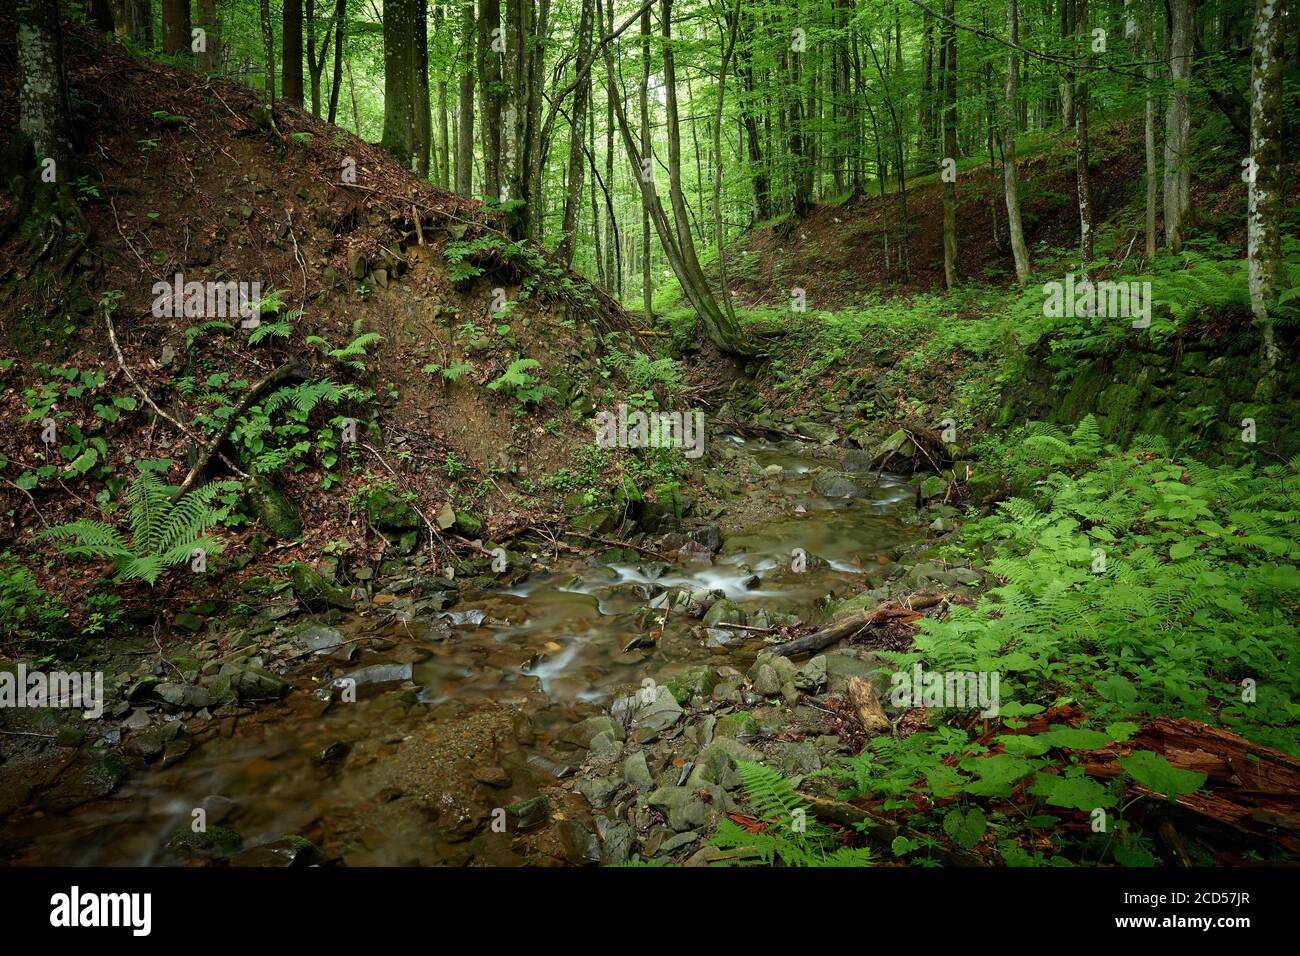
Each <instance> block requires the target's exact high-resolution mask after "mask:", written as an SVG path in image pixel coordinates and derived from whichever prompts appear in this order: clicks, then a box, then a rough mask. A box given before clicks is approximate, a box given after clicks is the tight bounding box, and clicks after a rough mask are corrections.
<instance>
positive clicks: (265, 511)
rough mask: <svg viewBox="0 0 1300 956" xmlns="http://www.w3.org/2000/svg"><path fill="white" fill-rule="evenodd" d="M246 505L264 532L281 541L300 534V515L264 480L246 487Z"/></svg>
mask: <svg viewBox="0 0 1300 956" xmlns="http://www.w3.org/2000/svg"><path fill="white" fill-rule="evenodd" d="M248 505H249V507H250V508H251V509H252V511H253V514H255V515H256V516H257V520H258V521H260V522H262V524H263V525H264V526H265V527H266V530H268V531H270V532H271V534H273V535H275V536H276V537H277V538H279V539H281V540H282V541H292V540H293V539H295V538H297V537H299V536H300V535H301V534H302V513H301V512H300V511H299V510H298V509H297V507H296V506H295V505H294V504H293V502H291V501H290V500H289V499H288V498H286V497H285V496H284V495H282V494H280V491H279V489H277V488H276V487H275V485H273V484H271V482H269V481H267V480H266V479H264V478H259V479H258V480H257V481H254V482H253V483H252V484H251V485H249V487H248Z"/></svg>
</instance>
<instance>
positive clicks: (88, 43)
mask: <svg viewBox="0 0 1300 956" xmlns="http://www.w3.org/2000/svg"><path fill="white" fill-rule="evenodd" d="M65 41H66V55H67V71H68V83H69V89H70V95H71V98H72V102H73V111H74V128H75V131H76V136H77V139H78V142H77V156H78V159H79V163H80V165H79V168H78V169H76V170H75V172H74V175H75V177H76V180H75V183H74V192H75V195H76V196H77V198H78V203H79V205H80V207H81V209H82V211H83V213H84V215H85V217H86V220H87V223H88V225H89V236H88V237H87V239H86V243H85V248H84V251H82V252H81V254H80V256H79V258H77V259H76V262H75V264H74V265H73V266H72V267H71V268H69V269H67V270H66V272H65V273H62V274H61V273H60V272H59V271H58V270H54V269H51V268H49V263H48V262H42V261H39V259H37V260H36V261H33V259H32V257H31V247H32V244H31V242H30V241H29V240H30V236H29V235H28V233H29V232H30V229H28V230H27V231H26V232H25V231H24V228H19V229H18V230H16V231H15V232H14V233H13V234H11V235H10V236H8V237H7V239H6V241H4V242H3V244H0V262H2V263H3V264H4V267H5V272H6V273H8V274H9V276H10V277H11V279H10V280H9V281H7V282H5V283H3V284H2V285H0V317H2V320H3V332H4V335H3V340H0V385H2V389H0V431H2V432H3V434H4V436H5V437H4V439H3V440H2V441H0V452H2V455H0V468H3V470H2V471H0V477H3V478H4V479H6V480H4V481H3V482H0V511H2V512H4V513H5V514H6V515H7V516H8V517H7V518H6V519H5V522H6V524H7V525H8V526H7V527H6V528H5V530H4V532H3V534H2V536H3V537H5V538H7V539H10V540H19V538H20V536H23V537H25V538H26V539H27V540H25V541H24V542H23V545H22V548H21V549H20V550H23V551H27V550H29V549H36V550H38V551H39V552H41V553H44V554H46V555H48V554H49V553H51V549H50V548H48V547H47V546H46V544H44V543H39V542H37V543H33V541H32V538H33V537H34V535H35V532H38V531H40V530H41V528H42V526H43V525H45V524H51V525H52V524H56V523H58V522H61V521H65V520H72V519H74V518H85V517H90V518H97V519H104V520H108V521H110V522H112V521H114V520H117V518H120V514H119V515H118V516H117V518H115V517H112V516H111V515H112V511H111V509H112V508H113V505H114V502H115V501H116V500H117V499H118V496H119V495H120V492H121V489H122V488H123V487H124V486H125V484H126V482H127V480H129V478H130V477H131V476H133V475H134V474H135V468H134V467H133V464H132V463H133V462H134V461H135V460H137V459H146V460H159V459H168V460H170V461H171V465H170V468H169V469H168V470H167V471H166V473H165V477H166V479H167V480H168V481H169V482H171V483H172V484H178V483H180V481H181V480H182V478H183V477H184V476H185V474H186V473H187V471H188V470H189V468H190V466H191V465H192V463H193V462H194V461H195V460H196V459H198V458H200V457H201V454H202V449H203V446H204V444H205V443H206V441H207V440H208V437H209V436H210V435H213V434H215V433H217V432H219V431H220V430H222V428H223V426H224V424H225V421H224V420H223V416H230V415H231V412H232V409H238V407H239V401H240V399H241V397H242V396H246V395H247V394H248V390H249V389H250V388H251V387H252V384H253V383H256V382H258V381H259V380H261V379H263V378H264V377H266V376H267V375H268V374H269V373H271V372H272V371H273V370H275V369H277V368H280V367H284V366H286V365H289V364H292V365H293V366H294V367H295V368H303V369H305V374H306V377H307V379H308V381H311V382H318V383H319V382H324V383H329V385H332V386H335V387H343V388H344V389H345V393H344V395H343V397H342V398H340V399H338V400H337V401H335V402H334V404H329V403H328V402H322V403H321V404H320V405H319V407H318V408H317V410H315V411H313V412H312V413H311V417H310V419H307V420H303V421H301V422H298V423H294V422H288V423H286V424H285V425H284V433H283V434H277V435H275V436H268V438H267V444H268V445H269V444H270V443H271V438H272V437H274V438H276V439H277V440H279V441H280V446H281V447H280V448H279V452H281V453H283V455H284V460H283V461H282V462H281V463H280V464H279V465H278V466H276V465H275V463H274V462H273V461H271V460H263V461H261V462H259V461H258V460H257V454H256V451H257V450H258V447H259V443H258V441H257V440H256V439H252V440H247V439H246V440H245V442H244V444H243V445H241V446H240V447H238V448H236V447H235V446H234V445H232V444H231V443H226V444H225V445H223V446H222V448H221V453H220V454H218V455H216V456H214V458H213V468H212V469H211V476H212V477H219V476H223V472H224V473H225V474H229V473H230V471H231V470H232V469H231V467H230V466H232V465H233V466H235V468H236V469H237V470H240V471H244V472H245V473H246V474H254V475H257V474H259V473H261V474H264V475H265V477H268V478H270V479H271V480H272V481H273V483H274V485H275V486H277V489H278V491H279V492H280V493H281V494H282V495H283V497H284V498H285V499H286V500H287V501H289V502H292V503H293V504H294V505H296V506H297V508H299V509H300V510H301V512H302V525H303V529H304V530H303V534H302V538H303V540H302V543H301V544H298V545H293V544H282V545H279V546H277V547H276V548H275V549H274V551H275V558H276V560H287V559H290V558H293V557H295V556H296V554H302V555H306V556H309V557H314V556H316V555H318V554H319V553H320V551H321V549H322V548H323V547H324V546H326V545H327V544H329V543H331V542H335V543H337V542H340V541H348V542H351V543H352V544H354V545H360V546H361V547H362V548H364V549H365V551H366V552H367V553H369V554H371V555H374V554H376V553H382V552H383V551H384V549H385V548H387V547H389V546H390V545H392V544H394V543H395V536H393V535H391V534H390V535H388V536H385V534H383V533H382V532H380V531H379V530H378V529H376V528H373V527H371V526H370V525H369V522H368V521H367V520H366V519H365V516H364V510H365V509H364V507H363V504H364V501H365V495H366V494H367V492H368V489H371V488H373V487H375V486H376V485H379V484H386V485H391V486H393V488H394V489H395V490H396V491H397V492H399V493H401V494H404V495H409V496H410V498H411V500H410V504H411V505H412V506H413V507H414V508H415V509H416V511H418V513H419V514H420V516H421V518H422V519H423V522H422V523H423V524H425V525H433V524H434V522H432V521H430V520H429V519H433V518H434V517H435V516H437V515H438V514H439V513H440V512H441V513H442V514H444V515H445V514H447V513H448V512H447V509H448V507H450V508H452V509H454V510H456V511H460V512H462V513H471V514H473V515H475V516H476V518H477V519H478V520H481V521H482V522H484V525H485V526H484V527H483V529H482V530H483V531H484V532H485V533H488V534H490V533H494V532H495V533H503V532H508V531H509V530H510V529H512V528H515V527H519V526H521V525H525V524H529V523H531V522H533V521H535V520H536V519H537V518H538V516H539V515H541V514H543V513H545V512H547V511H548V509H550V508H551V507H552V505H553V504H554V496H550V497H548V496H547V495H546V494H541V495H540V496H539V495H538V494H537V493H536V492H535V491H534V490H533V489H531V488H525V487H524V486H525V485H526V484H527V483H528V482H527V478H528V476H529V475H534V474H537V473H540V472H542V471H549V470H551V469H552V467H553V466H555V465H556V463H557V462H567V461H569V460H570V459H571V458H572V455H573V450H574V448H575V446H576V443H578V442H582V441H586V442H588V443H589V440H590V431H589V430H588V429H586V428H585V426H584V425H582V418H583V415H582V414H580V413H581V412H583V411H584V410H587V409H589V408H590V407H594V405H595V404H596V402H597V401H598V400H600V395H599V394H597V393H598V392H602V391H603V389H604V388H606V387H608V386H607V385H606V384H605V383H604V380H603V379H602V377H601V376H600V375H599V374H598V373H597V370H596V368H595V364H596V362H597V360H598V358H599V357H600V355H601V354H602V353H603V351H604V347H605V346H604V337H605V336H607V335H608V334H609V333H611V332H629V331H630V324H629V322H628V320H627V317H626V316H625V315H624V313H623V312H622V311H621V309H619V308H618V306H617V305H616V304H615V303H614V302H613V301H612V300H611V299H610V298H609V297H608V296H607V295H606V294H605V293H604V292H603V291H601V290H599V289H598V288H596V287H594V286H592V285H590V284H589V283H587V282H586V281H585V280H583V279H582V278H581V277H579V276H578V275H577V274H575V273H572V272H571V271H569V270H566V269H564V268H562V267H560V266H558V265H556V264H555V263H553V262H551V261H550V260H549V259H548V258H547V257H546V255H545V254H544V253H542V252H540V251H539V250H537V249H536V248H535V247H532V246H530V245H528V244H525V243H516V242H513V241H511V240H510V238H509V237H508V236H506V235H505V234H504V233H503V232H502V231H501V228H500V226H501V223H500V217H499V215H498V214H497V213H495V212H493V211H491V210H488V209H486V208H485V207H484V206H483V204H482V203H480V202H477V201H473V200H469V199H465V198H463V197H460V196H456V195H454V194H451V193H448V192H446V191H443V190H440V189H438V188H437V187H435V186H433V185H431V184H430V183H428V182H425V181H421V180H419V179H417V178H416V177H414V176H413V175H411V174H410V173H408V172H407V171H406V170H404V169H403V168H402V167H401V166H400V165H398V164H397V163H395V162H393V161H392V159H391V158H390V157H389V156H388V154H387V153H385V152H384V151H383V150H382V149H380V148H379V147H378V146H375V145H372V144H369V143H366V142H363V141H361V140H359V139H357V138H356V137H355V136H352V135H351V134H349V133H347V132H345V131H344V130H342V129H339V128H337V127H335V126H332V125H330V124H328V123H325V122H323V121H321V120H318V119H316V118H314V117H312V116H311V115H310V114H309V113H306V112H304V111H302V110H300V109H296V108H294V107H291V106H286V105H283V104H278V105H277V109H276V114H275V124H274V128H272V127H271V124H269V123H267V122H266V121H265V111H264V110H262V109H261V107H260V96H259V94H258V93H257V92H256V91H254V90H251V89H249V88H246V87H242V86H239V85H237V84H235V83H232V82H227V81H223V80H220V79H208V78H205V77H202V76H199V75H197V74H195V73H193V72H190V71H188V70H184V69H180V68H176V67H170V66H167V65H163V64H159V63H155V62H152V61H147V60H141V59H137V58H135V57H133V56H132V55H130V54H129V53H128V52H127V51H125V50H124V49H123V48H122V47H121V46H119V45H117V44H115V43H113V42H111V41H109V40H106V39H104V38H102V37H100V36H98V35H96V34H93V33H92V32H90V31H88V30H86V29H85V28H82V27H80V26H78V25H76V24H71V23H68V24H65ZM15 69H16V68H15V46H14V29H13V21H12V16H11V15H5V16H3V17H0V128H2V129H3V132H0V151H5V150H8V151H9V152H10V153H12V152H13V151H12V150H9V147H11V146H12V145H14V144H13V142H12V137H13V136H14V134H15V131H16V130H17V126H18V116H17V111H18V99H17V82H16V76H15ZM11 201H12V198H11V197H9V196H6V197H5V199H3V200H0V221H3V220H4V218H5V216H6V214H7V213H9V212H10V211H11V209H10V207H9V206H8V205H7V204H8V203H10V202H11ZM178 276H179V277H180V278H181V281H182V282H184V283H191V282H198V283H204V284H205V288H206V290H207V293H208V295H207V302H206V306H207V308H206V310H205V309H203V308H197V307H196V309H195V310H192V311H191V314H190V315H186V314H184V313H185V312H186V311H187V309H186V308H185V306H184V303H185V301H187V300H188V299H189V295H188V288H187V289H186V290H185V294H184V295H182V294H181V292H179V291H178V292H177V293H176V295H175V296H173V295H172V294H171V292H170V290H169V288H168V287H169V286H170V284H173V283H175V282H176V281H177V277H178ZM225 283H237V284H242V285H241V289H247V290H248V291H249V292H251V293H252V298H253V299H257V298H259V289H260V299H261V310H260V315H257V316H256V318H255V319H249V318H246V317H242V315H241V316H234V315H231V314H224V315H219V316H217V317H216V318H215V319H214V317H213V316H212V315H211V314H210V312H211V306H212V304H213V299H212V294H211V293H212V288H213V285H212V284H225ZM160 290H162V291H161V292H160ZM201 298H202V296H200V299H201ZM217 298H218V302H220V298H221V293H220V292H219V293H218V296H217ZM230 302H231V303H233V302H235V300H234V299H231V300H230ZM268 302H270V303H271V307H270V308H269V309H268ZM176 305H179V306H180V308H179V310H177V309H175V308H169V307H172V306H176ZM193 311H198V312H201V313H203V314H198V315H196V314H193ZM178 313H179V314H178ZM241 319H242V320H241ZM110 325H111V326H112V327H113V329H114V330H115V332H116V338H117V340H118V343H120V350H121V356H120V359H121V360H119V355H118V353H117V351H116V350H115V349H114V347H113V344H112V343H111V342H110V334H109V326H110ZM254 325H256V326H257V327H255V328H254V327H253V326H254ZM529 360H532V362H529ZM521 362H523V363H526V364H525V365H523V366H520V364H519V363H521ZM533 363H536V364H533ZM512 369H514V372H513V373H512V374H511V375H509V376H506V381H505V382H504V383H503V382H501V381H500V380H501V379H502V377H503V376H505V375H506V373H507V372H510V371H511V370H512ZM552 372H554V373H555V374H554V375H552V374H551V373H552ZM489 385H493V388H492V389H489V388H487V387H486V386H489ZM136 386H138V387H136ZM348 386H351V390H348V389H347V388H346V387H348ZM529 387H532V388H535V389H537V391H536V392H529V391H528V388H529ZM327 391H328V390H327ZM142 392H143V393H147V395H148V400H147V401H146V400H145V398H144V395H143V394H142ZM151 403H152V407H151ZM566 408H567V409H569V410H570V411H572V412H573V414H571V415H569V414H566V415H563V416H558V413H559V412H563V411H565V409H566ZM102 409H108V411H104V412H101V410H102ZM114 409H116V411H114ZM33 416H34V417H33ZM553 416H557V417H558V420H557V422H556V425H557V426H559V427H552V428H547V429H543V428H542V421H541V420H542V419H544V418H551V417H553ZM47 417H48V418H52V419H53V420H54V421H55V422H56V425H57V436H58V437H57V439H56V441H55V442H54V443H53V444H52V445H51V444H46V443H44V442H42V440H41V432H42V428H41V422H42V421H43V420H44V419H45V418H47ZM348 419H353V420H355V422H356V424H357V429H358V430H357V441H356V442H355V443H354V444H353V445H352V447H351V448H348V449H345V448H333V447H332V446H333V445H335V444H336V442H335V441H334V440H333V439H330V440H326V439H325V438H324V437H323V436H325V435H326V434H327V433H329V434H330V435H333V436H337V434H338V433H340V429H341V428H342V427H343V426H342V422H343V421H345V420H348ZM304 443H305V447H304ZM250 448H253V449H254V452H255V453H254V454H251V455H250ZM87 449H89V451H90V453H91V454H90V455H89V459H88V458H87V457H86V456H85V453H86V450H87ZM223 456H224V459H225V464H223V463H222V462H223ZM87 460H91V465H90V466H88V467H86V468H81V467H80V466H77V463H78V462H82V463H84V462H86V461H87ZM240 463H242V467H240ZM74 466H76V467H74ZM512 481H517V482H518V483H519V486H518V487H516V486H513V485H512V484H511V483H512ZM474 528H475V530H477V529H478V525H477V522H475V524H474ZM426 530H427V533H428V535H429V536H436V535H438V534H439V532H440V531H446V534H447V535H448V536H449V535H450V534H451V533H452V532H451V531H450V530H447V529H445V528H443V529H439V528H437V527H433V526H430V527H427V529H426ZM426 530H422V532H421V534H422V535H424V534H425V533H426ZM458 530H459V529H458ZM248 531H249V532H250V533H252V532H260V529H257V528H250V529H248ZM223 533H224V534H226V536H227V537H228V538H231V537H233V538H238V537H240V534H238V533H233V532H223ZM83 570H84V572H85V573H84V576H83V575H82V571H83ZM102 570H103V569H102V568H99V569H97V570H92V569H90V568H83V567H81V566H67V565H65V566H64V567H63V569H62V570H61V572H60V573H61V574H63V575H65V576H66V577H75V579H76V580H75V581H74V582H73V586H72V588H71V590H72V591H74V592H75V591H76V590H77V587H78V586H79V585H80V584H87V585H88V584H89V582H90V581H92V580H93V578H94V577H95V574H96V573H98V571H102ZM66 577H65V578H64V580H65V582H66Z"/></svg>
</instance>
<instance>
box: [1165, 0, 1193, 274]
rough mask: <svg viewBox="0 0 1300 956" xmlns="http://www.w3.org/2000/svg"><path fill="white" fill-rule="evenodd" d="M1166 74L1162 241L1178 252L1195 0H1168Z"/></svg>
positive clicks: (1187, 176)
mask: <svg viewBox="0 0 1300 956" xmlns="http://www.w3.org/2000/svg"><path fill="white" fill-rule="evenodd" d="M1170 12H1171V16H1172V20H1171V23H1170V31H1169V77H1170V79H1171V80H1172V81H1173V92H1172V93H1171V94H1170V97H1169V105H1168V107H1167V108H1166V110H1165V189H1164V192H1165V242H1166V244H1167V245H1168V246H1169V251H1170V252H1181V251H1182V248H1183V239H1184V233H1185V231H1186V228H1187V222H1186V220H1187V214H1188V212H1189V211H1190V210H1191V202H1192V196H1191V170H1190V168H1189V166H1188V160H1189V158H1190V157H1189V156H1188V153H1187V147H1188V142H1189V140H1190V138H1191V120H1192V116H1191V103H1190V90H1189V86H1190V85H1191V76H1192V53H1193V41H1194V36H1193V34H1194V31H1195V0H1170Z"/></svg>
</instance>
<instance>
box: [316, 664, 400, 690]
mask: <svg viewBox="0 0 1300 956" xmlns="http://www.w3.org/2000/svg"><path fill="white" fill-rule="evenodd" d="M411 674H412V666H411V665H410V664H371V665H369V666H368V667H359V668H357V669H356V670H354V671H350V672H349V673H347V674H345V675H344V676H343V677H342V678H340V679H339V680H336V681H335V682H334V683H335V685H337V684H339V682H340V681H352V682H354V683H355V685H356V687H357V688H358V689H360V688H362V687H375V686H379V685H382V684H399V683H402V682H403V681H408V680H410V679H411Z"/></svg>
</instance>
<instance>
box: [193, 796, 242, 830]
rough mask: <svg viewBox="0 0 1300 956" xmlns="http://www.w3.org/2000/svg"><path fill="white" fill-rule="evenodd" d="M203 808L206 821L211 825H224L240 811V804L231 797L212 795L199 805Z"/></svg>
mask: <svg viewBox="0 0 1300 956" xmlns="http://www.w3.org/2000/svg"><path fill="white" fill-rule="evenodd" d="M199 806H200V807H202V808H203V813H204V818H205V821H206V822H207V823H209V824H213V823H224V822H225V821H226V820H227V819H228V818H229V817H230V815H231V814H232V813H234V812H235V810H236V809H238V806H239V805H238V804H237V803H235V801H234V800H231V799H230V798H229V797H223V796H221V795H220V794H216V793H211V794H208V795H207V796H206V797H204V798H203V802H202V803H200V804H199Z"/></svg>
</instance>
